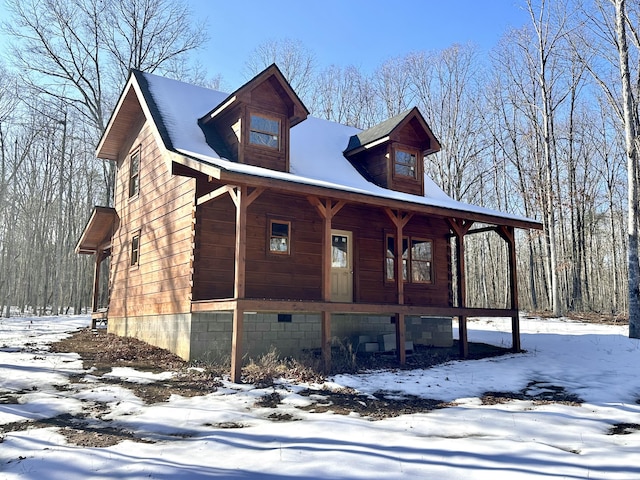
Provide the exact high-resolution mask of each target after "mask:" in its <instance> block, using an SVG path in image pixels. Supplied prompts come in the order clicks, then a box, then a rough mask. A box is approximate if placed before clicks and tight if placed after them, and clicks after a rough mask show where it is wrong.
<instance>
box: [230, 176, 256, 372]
mask: <svg viewBox="0 0 640 480" xmlns="http://www.w3.org/2000/svg"><path fill="white" fill-rule="evenodd" d="M263 190H264V189H262V188H256V189H255V190H253V191H252V192H251V193H250V194H249V192H248V188H247V186H246V185H242V186H239V187H236V188H235V191H233V190H232V189H229V190H228V192H229V195H230V196H231V199H232V200H233V203H235V206H236V253H235V271H234V280H233V296H234V299H235V307H234V309H233V333H232V339H231V381H232V382H234V383H240V380H241V378H242V332H243V330H244V310H243V309H242V307H241V306H240V305H239V302H240V300H242V299H244V298H245V273H246V260H247V258H246V252H247V208H248V207H249V205H250V204H251V203H252V202H253V201H254V200H255V199H256V198H258V196H259V195H260V194H261V193H262V192H263Z"/></svg>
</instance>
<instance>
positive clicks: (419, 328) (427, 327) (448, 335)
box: [405, 317, 453, 347]
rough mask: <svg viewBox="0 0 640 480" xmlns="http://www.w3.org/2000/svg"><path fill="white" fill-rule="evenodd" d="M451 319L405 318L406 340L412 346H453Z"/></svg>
mask: <svg viewBox="0 0 640 480" xmlns="http://www.w3.org/2000/svg"><path fill="white" fill-rule="evenodd" d="M452 322H453V319H452V318H451V317H406V318H405V326H406V329H407V340H411V341H412V342H413V344H414V345H426V346H428V347H450V346H452V345H453V327H452Z"/></svg>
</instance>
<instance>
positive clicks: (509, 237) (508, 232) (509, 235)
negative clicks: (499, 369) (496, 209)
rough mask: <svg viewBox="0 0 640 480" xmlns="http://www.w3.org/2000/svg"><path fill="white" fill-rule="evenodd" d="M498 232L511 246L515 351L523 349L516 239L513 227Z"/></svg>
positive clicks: (512, 345)
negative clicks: (521, 342)
mask: <svg viewBox="0 0 640 480" xmlns="http://www.w3.org/2000/svg"><path fill="white" fill-rule="evenodd" d="M498 233H499V234H500V236H501V237H502V238H503V239H504V240H505V241H506V242H507V245H508V247H509V287H510V288H509V290H510V296H511V309H512V310H515V313H514V315H513V316H512V317H511V337H512V342H511V348H512V350H513V351H514V352H519V351H520V350H522V347H521V344H520V317H519V314H518V309H519V305H518V272H517V267H516V240H515V229H514V228H513V227H507V226H504V225H502V226H500V227H499V228H498Z"/></svg>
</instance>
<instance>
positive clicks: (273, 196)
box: [193, 181, 451, 306]
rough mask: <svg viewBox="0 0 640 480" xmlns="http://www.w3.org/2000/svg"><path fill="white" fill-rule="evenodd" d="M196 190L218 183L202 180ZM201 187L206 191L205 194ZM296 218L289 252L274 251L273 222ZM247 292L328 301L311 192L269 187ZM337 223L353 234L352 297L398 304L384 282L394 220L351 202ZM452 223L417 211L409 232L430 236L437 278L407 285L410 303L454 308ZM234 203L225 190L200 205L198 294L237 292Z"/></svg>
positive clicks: (251, 240)
mask: <svg viewBox="0 0 640 480" xmlns="http://www.w3.org/2000/svg"><path fill="white" fill-rule="evenodd" d="M200 185H201V188H200V189H199V192H198V196H200V195H202V194H203V193H206V191H210V190H213V189H214V188H217V187H219V186H220V185H213V184H210V185H209V186H207V185H205V182H204V181H201V183H200ZM200 190H202V193H201V192H200ZM274 219H275V220H283V221H288V222H291V253H290V254H289V255H278V254H272V253H270V252H269V251H268V242H267V238H268V225H269V220H274ZM247 225H248V226H247V249H246V296H247V297H248V298H267V299H285V300H308V301H320V300H322V235H323V224H322V219H321V217H320V215H319V213H318V212H317V210H316V209H315V207H313V206H312V205H311V204H310V203H309V202H308V200H307V199H306V198H305V197H302V196H292V195H286V194H282V193H276V192H272V191H265V192H263V193H262V194H261V195H260V196H259V197H258V198H257V199H256V200H255V201H254V202H253V203H252V204H251V205H250V206H249V209H248V213H247ZM332 228H334V229H339V230H348V231H351V232H353V239H354V301H356V302H359V303H390V304H393V303H396V301H397V289H396V285H395V283H394V282H385V248H386V235H387V234H389V233H393V232H394V230H393V225H392V223H391V221H390V220H389V218H388V216H387V215H386V214H385V212H384V211H383V210H382V209H380V208H374V207H367V206H358V205H346V206H345V207H344V208H343V209H342V210H341V211H340V212H339V213H338V214H337V215H336V216H335V217H334V219H333V224H332ZM448 234H449V228H448V226H447V224H446V222H445V220H444V219H441V218H429V217H424V216H418V215H416V216H414V217H413V218H412V219H411V221H410V222H409V223H408V224H407V226H406V229H405V235H408V236H415V237H419V238H424V239H429V240H432V241H433V248H434V282H433V283H432V284H428V285H427V284H412V283H405V303H406V304H408V305H429V306H449V305H451V288H450V282H451V279H450V263H451V260H450V251H449V241H448ZM234 235H235V205H234V203H233V202H232V201H231V199H230V197H229V195H226V194H225V195H222V196H220V197H218V198H216V199H214V200H211V201H209V202H207V203H205V204H203V205H201V206H199V207H198V210H197V215H196V249H195V254H194V258H195V262H194V291H193V298H194V300H211V299H220V298H231V297H233V279H234V272H233V269H234V254H235V250H234V248H235V247H234V241H235V236H234Z"/></svg>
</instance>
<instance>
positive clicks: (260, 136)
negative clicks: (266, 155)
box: [249, 115, 280, 148]
mask: <svg viewBox="0 0 640 480" xmlns="http://www.w3.org/2000/svg"><path fill="white" fill-rule="evenodd" d="M249 142H250V143H252V144H253V145H263V146H266V147H271V148H278V147H279V146H280V121H279V120H276V119H273V118H266V117H262V116H260V115H251V127H250V128H249Z"/></svg>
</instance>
